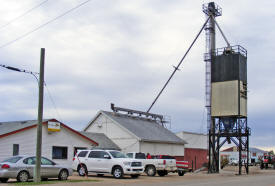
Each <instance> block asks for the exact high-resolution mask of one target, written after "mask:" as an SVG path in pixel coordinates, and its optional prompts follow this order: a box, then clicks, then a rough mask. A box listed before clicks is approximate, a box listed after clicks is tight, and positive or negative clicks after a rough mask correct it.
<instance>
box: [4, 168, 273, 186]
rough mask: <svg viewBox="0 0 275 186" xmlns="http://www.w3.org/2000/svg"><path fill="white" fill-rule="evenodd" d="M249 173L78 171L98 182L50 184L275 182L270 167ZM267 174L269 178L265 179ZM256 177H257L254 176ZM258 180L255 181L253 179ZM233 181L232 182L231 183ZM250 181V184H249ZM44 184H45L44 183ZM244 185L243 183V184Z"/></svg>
mask: <svg viewBox="0 0 275 186" xmlns="http://www.w3.org/2000/svg"><path fill="white" fill-rule="evenodd" d="M249 171H250V172H249V175H246V174H245V170H244V169H243V170H242V172H243V175H242V176H239V175H237V174H238V166H228V167H225V168H224V169H222V170H221V171H220V173H219V174H208V173H207V172H205V171H202V172H199V173H187V174H185V175H184V176H178V175H177V174H176V173H172V174H169V175H167V176H165V177H159V176H155V177H148V176H146V175H142V176H140V177H139V178H138V179H132V178H131V177H130V176H125V178H123V179H114V178H113V177H112V176H111V175H106V176H105V175H104V176H103V177H97V176H96V175H95V174H89V176H88V177H79V176H78V175H77V173H74V175H73V176H71V177H69V179H70V180H97V181H98V182H77V183H70V182H67V183H57V184H49V185H52V186H53V185H59V186H72V185H81V186H82V185H83V186H86V185H87V186H88V185H89V186H90V185H96V186H97V185H98V186H115V185H119V186H121V185H157V186H162V185H167V186H171V185H221V184H223V185H233V183H234V182H235V183H236V185H240V183H239V181H242V180H243V181H244V183H245V184H243V185H249V186H252V185H253V184H251V183H249V182H251V181H252V183H253V182H254V183H257V181H258V180H259V179H260V180H268V179H270V177H271V178H272V179H273V178H274V183H275V170H273V169H268V170H261V169H260V168H259V167H250V169H249ZM265 176H269V177H267V178H268V179H265ZM254 177H255V178H254ZM256 177H257V180H255V181H253V179H256ZM9 182H10V183H8V184H1V186H4V185H11V184H12V183H14V182H15V180H10V181H9ZM231 183H232V184H231ZM241 183H242V182H241ZM247 183H249V184H247ZM43 185H44V184H43ZM241 185H242V184H241ZM260 185H270V186H271V185H272V186H275V184H273V182H272V183H271V184H270V181H268V183H266V184H264V183H263V184H260Z"/></svg>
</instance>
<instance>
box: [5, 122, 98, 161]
mask: <svg viewBox="0 0 275 186" xmlns="http://www.w3.org/2000/svg"><path fill="white" fill-rule="evenodd" d="M36 126H37V121H36V120H29V121H16V122H1V123H0V149H1V150H0V161H1V160H3V159H5V158H7V157H10V156H13V155H35V153H36V131H37V127H36ZM97 145H98V143H97V142H95V141H94V140H92V139H91V138H89V137H87V136H85V135H83V134H81V133H80V132H78V131H75V130H73V129H72V128H70V127H68V126H67V125H65V124H63V123H61V122H59V121H57V120H55V119H50V120H43V127H42V156H45V157H47V158H49V159H52V160H54V161H55V162H57V163H64V164H67V165H71V163H72V159H73V156H74V153H75V150H76V149H83V148H91V147H94V146H97Z"/></svg>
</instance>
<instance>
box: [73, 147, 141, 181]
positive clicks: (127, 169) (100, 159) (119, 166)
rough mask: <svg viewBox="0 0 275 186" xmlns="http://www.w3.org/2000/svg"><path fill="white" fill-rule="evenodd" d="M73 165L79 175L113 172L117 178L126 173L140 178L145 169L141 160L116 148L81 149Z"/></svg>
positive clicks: (100, 174)
mask: <svg viewBox="0 0 275 186" xmlns="http://www.w3.org/2000/svg"><path fill="white" fill-rule="evenodd" d="M72 167H73V170H76V171H77V172H78V174H79V176H85V175H86V176H87V175H88V173H89V172H91V173H96V174H97V175H98V176H103V175H104V174H112V175H113V176H114V177H115V178H122V177H123V176H124V175H131V177H132V178H138V177H139V175H140V174H142V173H143V171H144V167H143V166H142V162H141V161H138V160H133V159H130V158H128V157H127V156H126V155H125V154H123V153H122V152H120V151H116V150H79V151H78V152H77V154H76V155H75V157H74V159H73V166H72Z"/></svg>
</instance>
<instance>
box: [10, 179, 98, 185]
mask: <svg viewBox="0 0 275 186" xmlns="http://www.w3.org/2000/svg"><path fill="white" fill-rule="evenodd" d="M77 182H99V180H88V179H87V180H65V181H59V180H48V181H41V182H38V183H35V182H33V181H29V182H17V183H14V185H44V184H57V183H77Z"/></svg>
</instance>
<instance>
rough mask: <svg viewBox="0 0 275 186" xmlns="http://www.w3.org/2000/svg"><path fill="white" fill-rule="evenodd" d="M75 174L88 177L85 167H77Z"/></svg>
mask: <svg viewBox="0 0 275 186" xmlns="http://www.w3.org/2000/svg"><path fill="white" fill-rule="evenodd" d="M77 172H78V175H79V176H86V175H88V171H87V168H86V166H85V165H79V166H78V170H77Z"/></svg>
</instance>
